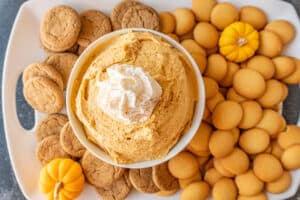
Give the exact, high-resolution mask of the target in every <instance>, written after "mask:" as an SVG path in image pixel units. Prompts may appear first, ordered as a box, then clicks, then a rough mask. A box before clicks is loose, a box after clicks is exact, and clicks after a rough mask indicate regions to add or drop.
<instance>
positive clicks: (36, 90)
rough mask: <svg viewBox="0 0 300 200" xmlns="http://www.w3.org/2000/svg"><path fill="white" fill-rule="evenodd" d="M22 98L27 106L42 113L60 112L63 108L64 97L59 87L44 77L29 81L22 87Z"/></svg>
mask: <svg viewBox="0 0 300 200" xmlns="http://www.w3.org/2000/svg"><path fill="white" fill-rule="evenodd" d="M23 94H24V97H25V99H26V101H27V103H28V104H29V105H31V107H32V108H34V109H35V110H38V111H39V112H42V113H47V114H51V113H56V112H60V111H61V110H62V108H63V106H64V96H63V92H62V90H61V89H60V88H59V86H58V85H57V84H56V83H55V82H53V81H52V80H50V79H48V78H45V77H34V78H31V79H29V80H28V81H27V82H26V83H25V84H24V87H23Z"/></svg>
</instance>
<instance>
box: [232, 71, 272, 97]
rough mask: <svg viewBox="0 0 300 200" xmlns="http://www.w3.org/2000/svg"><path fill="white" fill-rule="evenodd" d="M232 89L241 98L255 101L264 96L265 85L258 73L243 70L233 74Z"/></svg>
mask: <svg viewBox="0 0 300 200" xmlns="http://www.w3.org/2000/svg"><path fill="white" fill-rule="evenodd" d="M233 88H234V90H235V91H236V92H237V93H238V94H240V95H241V96H243V97H246V98H248V99H256V98H259V97H261V96H262V95H263V94H264V92H265V89H266V83H265V80H264V78H263V76H262V75H261V74H260V73H258V72H257V71H254V70H252V69H248V68H245V69H241V70H239V71H237V72H236V73H235V75H234V77H233ZM250 88H251V89H250Z"/></svg>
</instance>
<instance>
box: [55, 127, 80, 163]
mask: <svg viewBox="0 0 300 200" xmlns="http://www.w3.org/2000/svg"><path fill="white" fill-rule="evenodd" d="M60 144H61V146H62V148H63V149H64V151H65V152H67V153H68V154H70V155H71V156H73V157H77V158H81V157H82V156H83V154H84V152H85V148H84V146H83V145H82V144H81V143H80V142H79V140H78V139H77V138H76V136H75V134H74V132H73V130H72V127H71V124H70V123H69V122H67V123H66V124H65V125H64V127H63V128H62V129H61V131H60Z"/></svg>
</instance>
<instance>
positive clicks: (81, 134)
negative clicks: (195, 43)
mask: <svg viewBox="0 0 300 200" xmlns="http://www.w3.org/2000/svg"><path fill="white" fill-rule="evenodd" d="M129 31H135V32H150V33H152V34H154V35H158V36H160V37H162V38H163V39H164V40H166V41H167V42H169V43H170V44H172V45H173V46H174V47H175V48H176V49H178V50H179V51H180V52H182V53H183V54H185V55H186V57H187V58H188V59H189V61H190V62H191V64H192V66H193V69H194V71H195V74H196V77H197V84H198V90H199V92H198V94H199V100H198V102H197V103H196V106H195V111H194V116H193V120H192V123H191V127H190V129H189V130H188V131H187V132H186V133H185V134H184V135H183V136H182V137H181V138H180V139H179V141H178V142H177V144H176V145H175V146H174V147H173V148H172V149H171V150H170V151H169V153H168V154H167V155H166V156H165V157H164V158H162V159H158V160H149V161H142V162H136V163H129V164H120V163H117V162H115V161H114V160H112V159H111V158H110V156H108V155H107V154H106V153H105V152H104V151H103V150H102V149H101V148H99V147H98V146H97V145H96V144H94V143H93V142H91V141H90V140H88V139H87V137H86V134H85V131H84V129H83V127H82V124H81V122H80V121H79V120H78V119H77V117H76V114H75V113H74V111H73V109H72V107H71V93H72V92H71V90H72V87H73V83H74V80H75V78H76V77H77V73H78V70H79V69H80V68H81V67H82V65H83V63H84V62H85V61H86V60H87V58H88V57H89V56H90V55H91V52H93V51H94V50H95V48H97V47H98V46H99V45H100V44H101V43H103V42H104V41H106V40H108V39H110V38H112V37H114V36H117V35H122V34H125V33H128V32H129ZM66 104H67V113H68V117H69V121H70V123H71V126H72V128H73V130H74V132H75V135H76V136H77V138H78V139H79V141H80V142H81V143H82V144H83V146H85V148H86V149H87V150H88V151H89V152H91V153H92V154H93V155H95V156H96V157H98V158H99V159H101V160H103V161H105V162H107V163H110V164H112V165H116V166H119V167H124V168H145V167H151V166H154V165H158V164H160V163H163V162H165V161H167V160H169V159H170V158H172V157H174V156H175V155H176V154H178V153H179V152H181V151H182V150H183V149H184V148H185V147H186V146H187V145H188V143H189V142H190V141H191V139H192V138H193V137H194V135H195V134H196V132H197V129H198V127H199V125H200V123H201V120H202V115H203V111H204V106H205V90H204V84H203V80H202V76H201V73H200V71H199V68H198V66H197V64H196V62H195V61H194V59H193V58H192V56H191V55H190V54H189V53H188V52H187V51H186V50H185V49H184V48H183V47H182V46H181V45H180V44H179V43H178V42H176V41H175V40H173V39H172V38H170V37H168V36H167V35H165V34H162V33H159V32H157V31H153V30H149V29H143V28H132V29H122V30H118V31H114V32H111V33H109V34H106V35H104V36H102V37H101V38H99V39H97V40H96V41H95V42H93V43H92V44H91V45H89V47H88V48H87V49H86V50H85V51H84V52H83V53H82V54H81V55H80V57H79V58H78V60H77V62H76V63H75V65H74V67H73V69H72V72H71V75H70V78H69V82H68V87H67V95H66Z"/></svg>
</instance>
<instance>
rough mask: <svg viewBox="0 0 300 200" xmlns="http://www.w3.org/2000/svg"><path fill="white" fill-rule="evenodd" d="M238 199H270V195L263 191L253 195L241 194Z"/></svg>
mask: <svg viewBox="0 0 300 200" xmlns="http://www.w3.org/2000/svg"><path fill="white" fill-rule="evenodd" d="M237 200H268V197H267V195H266V194H265V193H264V192H261V193H259V194H256V195H253V196H246V195H239V196H238V198H237Z"/></svg>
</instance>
